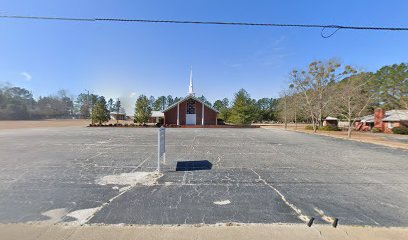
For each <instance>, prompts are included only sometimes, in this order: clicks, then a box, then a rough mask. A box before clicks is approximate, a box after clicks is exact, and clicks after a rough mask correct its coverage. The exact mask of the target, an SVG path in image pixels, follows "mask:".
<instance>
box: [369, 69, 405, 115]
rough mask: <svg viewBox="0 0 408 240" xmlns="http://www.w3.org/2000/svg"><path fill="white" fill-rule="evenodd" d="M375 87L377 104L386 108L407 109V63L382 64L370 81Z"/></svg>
mask: <svg viewBox="0 0 408 240" xmlns="http://www.w3.org/2000/svg"><path fill="white" fill-rule="evenodd" d="M371 83H372V84H374V86H375V87H377V90H378V95H377V99H376V100H377V102H378V104H379V105H380V106H381V107H383V108H385V109H387V110H390V109H401V108H403V109H408V64H406V63H401V64H394V65H391V66H384V67H382V68H381V69H380V70H378V71H377V72H376V73H375V76H374V78H372V81H371Z"/></svg>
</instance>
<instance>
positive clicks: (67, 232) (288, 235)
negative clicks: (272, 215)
mask: <svg viewBox="0 0 408 240" xmlns="http://www.w3.org/2000/svg"><path fill="white" fill-rule="evenodd" d="M0 236H2V238H4V239H42V240H46V239H50V240H51V239H52V240H55V239H62V240H65V239H98V240H104V239H109V240H110V239H118V238H120V239H146V240H149V239H166V240H172V239H177V240H182V239H201V240H205V239H225V240H228V239H231V240H238V239H265V240H266V239H287V240H302V239H316V240H320V239H333V240H336V239H337V240H338V239H370V240H379V239H393V240H400V239H401V240H402V239H408V228H381V227H379V228H374V227H355V226H339V227H337V228H333V227H331V226H330V225H316V224H315V225H313V226H312V227H307V226H306V224H302V225H300V224H229V223H227V224H216V225H199V226H195V225H181V226H172V225H161V226H159V225H148V226H147V225H133V226H130V225H84V226H64V225H49V224H47V225H46V224H0Z"/></svg>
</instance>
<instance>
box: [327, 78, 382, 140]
mask: <svg viewBox="0 0 408 240" xmlns="http://www.w3.org/2000/svg"><path fill="white" fill-rule="evenodd" d="M372 76H373V75H372V74H371V73H360V74H358V75H354V76H351V77H348V78H346V79H344V80H343V81H341V82H339V83H338V84H337V86H336V93H335V95H334V96H335V98H336V101H335V102H333V104H331V105H332V109H333V113H334V114H336V115H338V116H341V117H343V118H344V119H346V120H347V122H348V131H347V136H348V137H349V138H351V132H352V128H353V126H354V124H355V122H356V119H357V118H359V117H361V115H362V114H363V113H364V112H365V111H366V110H367V108H368V106H369V105H370V104H371V103H372V102H373V100H374V96H375V92H373V91H371V90H370V88H369V87H368V86H369V84H368V83H369V81H370V79H371V78H372Z"/></svg>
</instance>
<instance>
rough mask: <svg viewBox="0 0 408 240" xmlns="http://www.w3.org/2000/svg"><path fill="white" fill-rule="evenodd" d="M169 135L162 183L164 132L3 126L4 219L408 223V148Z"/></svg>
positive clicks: (245, 135) (0, 187) (185, 132)
mask: <svg viewBox="0 0 408 240" xmlns="http://www.w3.org/2000/svg"><path fill="white" fill-rule="evenodd" d="M166 139H167V145H166V147H167V152H166V158H167V161H166V164H164V165H163V166H162V170H163V176H162V177H160V178H159V179H157V183H156V184H151V181H150V180H146V182H145V183H141V182H140V181H139V180H140V179H145V178H144V177H146V176H147V175H145V174H142V173H137V172H153V171H154V170H155V169H156V165H157V145H156V144H157V129H101V128H79V127H73V128H64V129H53V128H49V129H42V130H41V131H31V130H19V131H0V141H1V142H2V145H0V152H1V153H2V154H1V155H0V164H1V166H2V168H0V193H1V194H0V222H2V223H12V222H41V221H47V220H48V221H52V222H58V221H62V222H64V223H66V224H84V223H87V224H92V223H97V224H119V223H124V224H215V223H230V222H237V223H304V222H305V221H306V220H307V219H308V218H310V217H314V218H316V220H315V222H317V223H322V224H330V222H331V221H332V220H333V219H334V218H338V219H339V223H340V224H350V225H380V226H407V225H408V210H407V207H406V206H407V205H408V194H407V193H408V182H407V178H406V175H407V173H408V167H407V164H406V161H407V157H406V156H407V153H408V151H403V150H398V149H391V148H387V147H381V146H376V145H372V144H366V143H358V142H349V141H341V140H338V139H331V138H325V137H321V136H313V135H307V134H301V133H296V132H287V131H282V130H266V129H167V137H166ZM179 161H183V162H185V161H208V162H210V163H212V168H211V169H207V170H200V171H175V169H176V165H177V162H179ZM143 181H144V180H143ZM138 183H139V184H138ZM227 200H228V201H229V203H228V204H224V203H226V201H227ZM216 202H217V203H222V204H216ZM64 214H66V215H65V216H61V215H64Z"/></svg>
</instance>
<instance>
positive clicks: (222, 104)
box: [213, 98, 231, 122]
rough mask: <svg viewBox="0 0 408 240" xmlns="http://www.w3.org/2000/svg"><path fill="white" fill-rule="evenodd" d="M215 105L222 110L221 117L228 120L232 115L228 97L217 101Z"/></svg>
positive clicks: (225, 120)
mask: <svg viewBox="0 0 408 240" xmlns="http://www.w3.org/2000/svg"><path fill="white" fill-rule="evenodd" d="M213 107H214V108H215V109H217V110H218V111H219V112H220V116H219V117H220V118H221V119H222V120H224V122H227V121H228V119H229V117H230V115H231V108H230V103H229V100H228V98H224V99H222V100H217V101H215V102H214V105H213Z"/></svg>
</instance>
